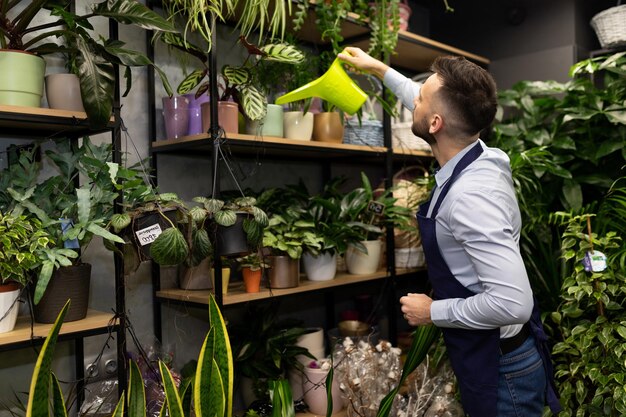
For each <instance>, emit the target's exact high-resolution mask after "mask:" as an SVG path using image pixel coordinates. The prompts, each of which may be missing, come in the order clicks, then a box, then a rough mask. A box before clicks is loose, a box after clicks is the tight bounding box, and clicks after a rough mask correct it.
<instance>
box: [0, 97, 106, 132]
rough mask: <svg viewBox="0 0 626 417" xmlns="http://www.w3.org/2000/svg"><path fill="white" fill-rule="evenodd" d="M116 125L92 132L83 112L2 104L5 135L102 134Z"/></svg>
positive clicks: (0, 121)
mask: <svg viewBox="0 0 626 417" xmlns="http://www.w3.org/2000/svg"><path fill="white" fill-rule="evenodd" d="M113 124H114V119H113V118H111V123H110V124H109V126H107V127H106V128H102V129H98V130H91V129H90V127H89V122H88V120H87V114H86V113H85V112H81V111H72V110H58V109H49V108H45V107H25V106H10V105H6V104H0V128H2V130H3V132H2V133H3V134H22V135H23V134H24V132H23V131H24V130H28V131H29V135H30V134H32V132H35V133H34V134H35V135H43V136H52V135H63V134H64V133H72V134H89V133H101V132H105V131H108V130H109V129H110V128H111V127H112V126H113Z"/></svg>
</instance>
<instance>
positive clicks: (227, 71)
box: [222, 65, 251, 85]
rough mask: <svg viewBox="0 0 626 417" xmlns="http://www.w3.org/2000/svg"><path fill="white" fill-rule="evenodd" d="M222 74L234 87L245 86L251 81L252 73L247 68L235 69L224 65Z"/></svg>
mask: <svg viewBox="0 0 626 417" xmlns="http://www.w3.org/2000/svg"><path fill="white" fill-rule="evenodd" d="M222 74H223V75H224V77H226V80H228V82H229V83H230V84H233V85H243V84H245V83H247V82H249V81H250V78H251V76H250V71H249V70H248V69H247V68H245V67H233V66H232V65H224V67H223V68H222Z"/></svg>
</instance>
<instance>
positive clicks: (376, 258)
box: [346, 240, 383, 275]
mask: <svg viewBox="0 0 626 417" xmlns="http://www.w3.org/2000/svg"><path fill="white" fill-rule="evenodd" d="M361 243H362V244H363V245H365V248H366V249H367V253H363V252H361V251H360V250H358V249H356V248H355V247H354V246H352V245H348V249H347V250H346V266H347V267H348V272H349V273H350V274H355V275H365V274H373V273H374V272H376V271H377V270H378V266H379V265H380V257H381V255H382V248H383V242H381V241H380V240H364V241H363V242H361Z"/></svg>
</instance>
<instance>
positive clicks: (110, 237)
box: [86, 223, 125, 244]
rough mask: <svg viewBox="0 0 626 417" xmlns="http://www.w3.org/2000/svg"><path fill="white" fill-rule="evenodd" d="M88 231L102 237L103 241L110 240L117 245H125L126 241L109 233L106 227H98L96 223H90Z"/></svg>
mask: <svg viewBox="0 0 626 417" xmlns="http://www.w3.org/2000/svg"><path fill="white" fill-rule="evenodd" d="M86 229H87V230H88V231H89V232H91V233H93V234H94V235H96V236H100V237H101V238H103V239H106V240H110V241H112V242H116V243H122V244H123V243H125V242H124V239H122V238H121V237H119V236H117V235H114V234H113V233H111V232H109V231H108V230H107V229H105V228H104V227H102V226H99V225H97V224H96V223H89V224H88V225H87V227H86Z"/></svg>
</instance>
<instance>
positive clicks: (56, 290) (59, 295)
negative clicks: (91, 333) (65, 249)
mask: <svg viewBox="0 0 626 417" xmlns="http://www.w3.org/2000/svg"><path fill="white" fill-rule="evenodd" d="M90 280H91V265H90V264H80V265H72V266H63V267H61V268H59V269H57V270H56V271H54V274H53V275H52V278H50V282H48V286H47V287H46V291H45V292H44V294H43V297H41V300H39V303H38V304H36V305H35V308H34V310H35V311H34V313H35V321H36V322H37V323H54V321H55V320H56V318H57V316H58V315H59V313H60V312H61V310H62V309H63V306H65V303H66V302H67V300H68V299H70V300H72V303H71V305H70V309H69V310H68V311H67V314H66V315H65V322H69V321H76V320H82V319H84V318H85V317H86V316H87V307H88V306H89V281H90Z"/></svg>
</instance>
